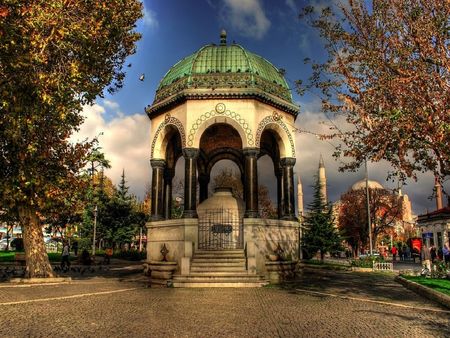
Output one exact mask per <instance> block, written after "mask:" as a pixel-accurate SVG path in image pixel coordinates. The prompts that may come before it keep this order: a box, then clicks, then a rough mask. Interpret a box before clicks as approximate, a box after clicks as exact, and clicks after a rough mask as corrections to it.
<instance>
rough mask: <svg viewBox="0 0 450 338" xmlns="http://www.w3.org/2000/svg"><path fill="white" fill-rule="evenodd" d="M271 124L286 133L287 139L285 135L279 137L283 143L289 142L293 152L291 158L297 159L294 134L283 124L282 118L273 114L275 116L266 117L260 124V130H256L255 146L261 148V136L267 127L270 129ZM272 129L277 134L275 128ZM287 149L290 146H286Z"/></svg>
mask: <svg viewBox="0 0 450 338" xmlns="http://www.w3.org/2000/svg"><path fill="white" fill-rule="evenodd" d="M271 124H272V125H275V126H278V127H279V128H281V129H282V130H283V131H284V132H285V133H286V135H285V137H283V135H279V136H280V138H281V139H282V140H283V143H286V141H288V142H289V146H290V147H289V148H290V150H291V154H290V155H289V157H295V144H294V138H293V137H292V134H291V133H290V131H289V128H288V127H287V126H286V124H285V123H284V122H283V120H282V119H281V117H280V116H279V115H278V114H273V115H270V116H266V117H265V118H263V119H262V121H261V122H260V123H259V125H258V129H257V130H256V138H255V146H256V147H257V148H259V147H260V144H261V135H262V133H263V131H264V130H265V129H266V128H267V127H269V128H270V125H271ZM270 129H274V131H275V132H277V130H276V129H275V128H270ZM277 129H278V128H277ZM286 138H287V140H286ZM285 148H286V149H287V148H288V144H285Z"/></svg>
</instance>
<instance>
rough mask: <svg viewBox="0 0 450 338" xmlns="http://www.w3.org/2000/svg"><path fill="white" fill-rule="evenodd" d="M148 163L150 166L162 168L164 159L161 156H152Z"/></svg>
mask: <svg viewBox="0 0 450 338" xmlns="http://www.w3.org/2000/svg"><path fill="white" fill-rule="evenodd" d="M150 165H151V166H152V168H164V167H165V165H166V161H165V160H163V159H161V158H152V159H151V160H150Z"/></svg>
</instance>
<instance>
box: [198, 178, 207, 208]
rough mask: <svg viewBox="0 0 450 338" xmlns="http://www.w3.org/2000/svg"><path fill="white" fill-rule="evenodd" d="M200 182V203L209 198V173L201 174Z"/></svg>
mask: <svg viewBox="0 0 450 338" xmlns="http://www.w3.org/2000/svg"><path fill="white" fill-rule="evenodd" d="M198 182H199V185H200V203H202V202H203V201H204V200H206V199H207V198H208V184H209V175H208V174H200V175H199V176H198Z"/></svg>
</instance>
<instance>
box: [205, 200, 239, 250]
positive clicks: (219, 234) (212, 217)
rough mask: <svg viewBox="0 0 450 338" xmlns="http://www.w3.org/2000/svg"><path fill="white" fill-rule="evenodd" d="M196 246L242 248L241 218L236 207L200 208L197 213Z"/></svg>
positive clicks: (211, 248)
mask: <svg viewBox="0 0 450 338" xmlns="http://www.w3.org/2000/svg"><path fill="white" fill-rule="evenodd" d="M198 217H199V219H198V248H199V249H202V250H226V249H242V248H243V236H242V233H243V231H242V229H243V227H242V219H241V218H240V217H239V216H238V213H237V210H236V209H234V210H233V209H230V210H229V209H212V210H202V213H201V214H199V215H198Z"/></svg>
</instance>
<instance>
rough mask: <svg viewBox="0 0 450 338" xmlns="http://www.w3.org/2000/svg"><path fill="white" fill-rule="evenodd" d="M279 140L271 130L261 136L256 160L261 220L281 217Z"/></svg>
mask: <svg viewBox="0 0 450 338" xmlns="http://www.w3.org/2000/svg"><path fill="white" fill-rule="evenodd" d="M280 142H281V138H280V137H279V135H278V134H277V133H276V132H275V131H274V130H272V129H265V130H264V131H263V133H262V135H261V143H260V149H261V151H260V154H259V158H258V177H259V178H258V181H259V183H260V184H259V189H258V190H259V191H258V193H259V200H258V203H259V209H260V214H261V217H263V218H277V217H278V218H281V217H282V203H283V201H282V189H283V186H282V173H281V168H280V149H279V143H280Z"/></svg>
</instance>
